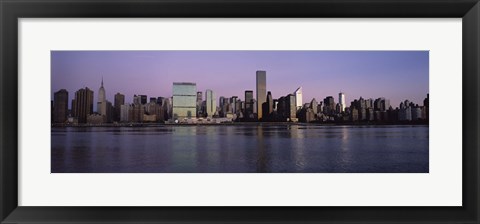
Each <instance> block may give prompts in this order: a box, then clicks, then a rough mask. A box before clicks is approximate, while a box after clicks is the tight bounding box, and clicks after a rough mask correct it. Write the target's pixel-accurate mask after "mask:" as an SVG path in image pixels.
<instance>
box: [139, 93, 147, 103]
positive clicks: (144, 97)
mask: <svg viewBox="0 0 480 224" xmlns="http://www.w3.org/2000/svg"><path fill="white" fill-rule="evenodd" d="M140 103H141V104H142V105H145V104H147V95H140Z"/></svg>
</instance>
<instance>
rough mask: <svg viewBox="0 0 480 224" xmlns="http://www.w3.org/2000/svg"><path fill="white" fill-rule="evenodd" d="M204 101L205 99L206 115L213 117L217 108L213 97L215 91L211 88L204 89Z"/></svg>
mask: <svg viewBox="0 0 480 224" xmlns="http://www.w3.org/2000/svg"><path fill="white" fill-rule="evenodd" d="M205 101H206V103H205V104H206V109H205V112H206V113H207V116H208V117H213V115H214V114H215V111H216V110H217V102H216V99H215V93H213V91H212V90H210V89H207V91H205Z"/></svg>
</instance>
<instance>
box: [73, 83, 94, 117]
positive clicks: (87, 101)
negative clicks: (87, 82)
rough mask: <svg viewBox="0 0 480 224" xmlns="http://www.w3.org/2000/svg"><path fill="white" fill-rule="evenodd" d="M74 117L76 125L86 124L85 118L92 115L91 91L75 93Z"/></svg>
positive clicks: (81, 90) (84, 90) (83, 90)
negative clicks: (76, 121) (76, 120)
mask: <svg viewBox="0 0 480 224" xmlns="http://www.w3.org/2000/svg"><path fill="white" fill-rule="evenodd" d="M74 102H75V105H74V106H75V111H74V114H75V117H77V119H78V123H87V116H88V115H90V114H92V113H93V91H92V90H90V89H89V88H85V89H79V90H78V91H77V92H75V100H74Z"/></svg>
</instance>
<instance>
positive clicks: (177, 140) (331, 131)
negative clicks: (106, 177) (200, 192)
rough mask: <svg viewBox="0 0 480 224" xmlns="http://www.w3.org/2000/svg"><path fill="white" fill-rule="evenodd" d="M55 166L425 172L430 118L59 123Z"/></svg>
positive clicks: (61, 169)
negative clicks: (388, 122)
mask: <svg viewBox="0 0 480 224" xmlns="http://www.w3.org/2000/svg"><path fill="white" fill-rule="evenodd" d="M51 153H52V155H51V156H52V160H51V163H52V172H53V173H137V172H142V173H251V172H273V173H276V172H287V173H358V172H361V173H370V172H372V173H385V172H387V173H397V172H402V173H404V172H405V173H411V172H415V173H425V172H428V167H429V166H428V155H429V154H428V126H316V125H258V126H257V125H229V126H227V125H220V126H159V127H67V128H52V151H51Z"/></svg>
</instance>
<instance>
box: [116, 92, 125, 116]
mask: <svg viewBox="0 0 480 224" xmlns="http://www.w3.org/2000/svg"><path fill="white" fill-rule="evenodd" d="M124 104H125V95H123V94H120V93H117V94H115V99H114V102H113V106H114V108H115V111H114V121H120V114H121V106H122V105H124Z"/></svg>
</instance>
